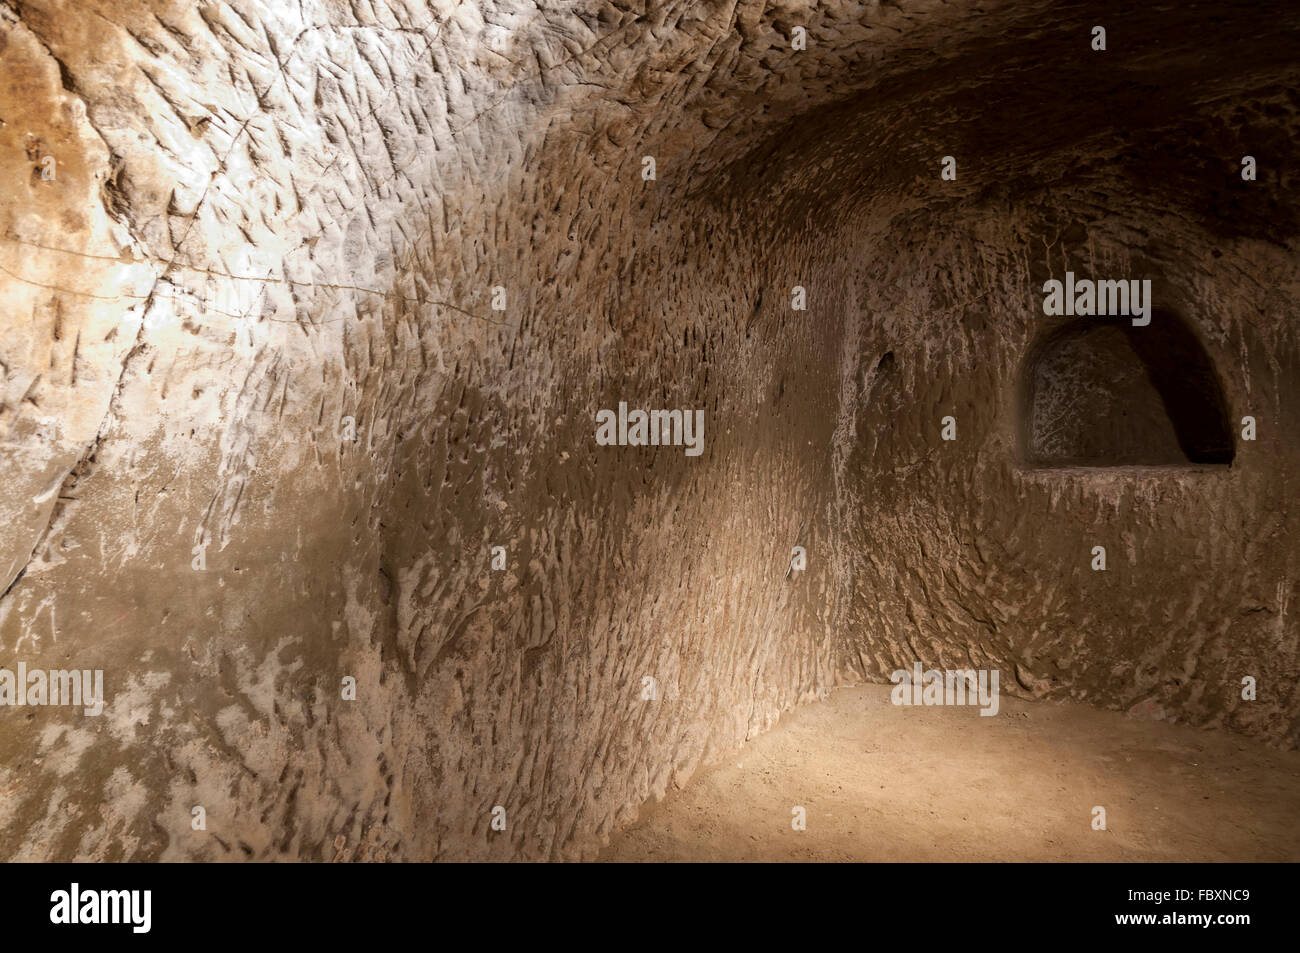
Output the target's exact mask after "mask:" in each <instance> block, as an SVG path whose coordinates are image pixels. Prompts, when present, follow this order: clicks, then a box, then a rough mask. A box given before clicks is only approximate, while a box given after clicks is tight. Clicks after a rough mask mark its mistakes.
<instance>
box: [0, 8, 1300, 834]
mask: <svg viewBox="0 0 1300 953" xmlns="http://www.w3.org/2000/svg"><path fill="white" fill-rule="evenodd" d="M1094 22H1100V23H1106V24H1107V25H1108V28H1109V35H1110V48H1109V49H1108V50H1107V51H1106V52H1105V53H1096V52H1093V51H1091V50H1090V49H1089V46H1088V30H1089V28H1090V26H1091V25H1092V24H1093V23H1094ZM796 26H802V27H804V28H805V29H806V31H807V37H808V43H807V49H804V50H798V51H796V50H793V49H792V42H791V38H792V36H793V32H794V28H795V27H796ZM1296 26H1297V24H1296V15H1295V14H1294V13H1292V12H1290V11H1289V10H1288V9H1287V8H1286V7H1285V6H1284V5H1280V4H1279V5H1277V6H1276V8H1275V9H1273V10H1267V9H1264V8H1261V7H1260V6H1259V5H1252V6H1251V7H1250V8H1249V9H1248V8H1246V7H1244V6H1243V7H1241V8H1239V9H1237V8H1232V7H1227V6H1222V5H1220V6H1218V7H1216V9H1214V10H1208V9H1206V8H1202V7H1199V6H1192V7H1189V8H1186V9H1181V10H1162V11H1131V10H1125V9H1124V8H1123V7H1122V6H1120V5H1116V6H1114V7H1110V8H1108V7H1105V6H1102V7H1091V8H1089V7H1085V6H1082V5H1049V4H1039V3H991V4H984V5H981V7H980V8H979V9H978V10H977V9H975V8H973V7H970V6H968V5H966V4H951V3H937V2H933V3H932V2H918V3H911V2H903V3H898V4H882V3H876V2H868V3H823V4H813V3H808V2H803V0H799V2H788V3H772V2H763V0H753V2H746V0H741V2H730V0H728V2H722V3H697V2H690V3H686V2H681V3H654V4H651V3H644V2H637V3H586V2H583V3H544V2H537V3H524V2H517V0H508V2H502V3H475V4H469V3H452V2H445V3H438V2H417V0H408V2H404V3H396V2H379V0H356V2H351V3H343V2H325V0H316V2H312V0H302V2H293V3H290V2H283V3H268V4H258V3H252V2H244V0H234V2H229V3H226V2H222V3H199V4H190V3H161V2H122V0H112V2H110V0H102V2H98V0H90V2H84V3H78V4H75V5H74V4H68V3H62V2H54V0H49V2H21V3H20V2H16V0H0V64H2V66H3V68H2V69H0V173H3V176H4V179H3V181H4V182H5V183H6V186H5V190H4V192H3V201H0V301H2V302H3V304H4V307H5V310H4V315H3V321H0V361H2V362H3V364H2V365H0V370H3V374H4V379H3V380H4V382H3V390H2V391H0V399H2V403H0V468H3V474H4V492H3V494H0V508H2V510H0V515H2V516H3V519H4V524H5V532H4V533H3V534H2V535H0V591H2V592H3V593H4V595H3V597H0V665H8V666H10V667H12V666H13V665H16V664H17V662H18V661H22V662H24V663H25V664H26V665H27V666H29V667H31V668H44V669H57V668H78V669H102V670H103V671H104V678H105V693H106V696H107V702H106V705H105V708H104V712H103V714H102V715H101V716H99V717H93V716H86V715H83V714H82V713H81V712H79V711H73V710H69V709H68V708H56V707H26V708H17V707H10V708H7V709H3V710H0V715H2V717H3V721H0V855H2V856H4V857H5V858H7V859H10V858H12V859H37V858H57V859H66V858H88V859H233V860H239V859H246V858H247V859H266V858H305V859H323V860H334V859H400V860H417V859H433V858H437V859H450V858H498V859H505V858H533V859H544V858H574V857H582V856H589V855H590V853H591V851H592V850H593V849H594V848H595V847H596V846H598V844H599V843H600V840H601V838H602V837H603V836H605V835H606V834H608V832H609V831H610V830H612V829H613V828H614V827H615V826H616V825H618V824H619V823H621V822H623V821H626V820H627V819H628V818H630V817H631V816H633V815H634V814H635V811H636V809H637V808H638V807H639V806H640V805H641V804H642V803H643V802H644V801H645V800H646V799H647V798H650V797H653V796H657V795H659V794H662V793H663V792H664V791H666V790H667V789H668V788H669V787H670V786H671V785H673V784H680V783H683V782H684V781H685V780H686V779H687V778H689V776H690V775H691V773H692V771H693V770H694V769H695V768H696V767H697V766H699V765H700V764H702V763H705V762H707V761H708V760H710V759H712V758H715V757H717V756H718V755H720V754H722V753H724V752H726V751H728V750H731V749H733V748H734V747H735V746H736V745H738V744H739V743H740V742H742V741H743V740H744V739H745V738H746V737H749V736H751V735H753V734H755V733H757V732H760V731H762V730H764V729H765V728H767V727H770V726H771V724H773V723H774V721H775V720H776V718H777V717H778V716H779V715H780V713H781V712H782V711H784V710H786V709H788V708H790V707H791V706H793V705H795V704H798V703H800V702H804V701H809V700H812V699H815V698H818V697H820V696H822V695H824V693H825V692H826V691H827V690H829V689H830V688H831V687H833V686H834V685H835V684H836V683H837V682H844V681H851V680H855V679H859V678H864V677H865V678H881V677H887V676H888V673H889V671H890V670H891V669H892V668H894V667H896V666H898V665H906V664H909V663H910V662H911V661H912V660H914V659H919V660H921V661H922V662H923V663H925V664H926V665H927V666H930V665H947V664H956V663H961V664H976V665H978V666H980V667H999V668H1001V669H1002V670H1003V671H1004V672H1005V673H1007V677H1006V678H1004V682H1003V687H1004V690H1009V691H1015V692H1018V693H1022V694H1026V695H1034V696H1041V697H1074V698H1078V699H1084V700H1087V701H1092V702H1094V703H1097V704H1101V705H1105V706H1108V707H1125V708H1131V707H1135V706H1136V707H1137V708H1139V709H1140V710H1142V711H1144V712H1147V713H1150V714H1156V715H1162V716H1165V717H1174V718H1179V719H1183V720H1188V721H1191V722H1194V723H1197V724H1204V725H1224V726H1228V727H1232V728H1235V729H1238V730H1241V731H1245V732H1249V733H1252V734H1254V735H1257V736H1259V737H1261V738H1264V739H1266V740H1269V741H1271V742H1274V743H1281V744H1290V745H1294V744H1295V743H1296V742H1297V739H1298V738H1300V730H1298V725H1297V715H1298V713H1300V695H1297V691H1296V688H1295V680H1296V676H1297V671H1298V670H1300V664H1298V660H1297V647H1296V625H1295V622H1294V618H1295V614H1294V604H1295V601H1296V595H1297V594H1296V592H1295V589H1294V586H1295V582H1294V580H1295V574H1296V565H1295V557H1294V553H1293V547H1292V546H1289V545H1288V539H1289V532H1290V530H1292V529H1294V525H1293V524H1294V521H1295V517H1294V516H1293V515H1291V514H1290V512H1289V509H1288V502H1289V500H1290V498H1291V495H1293V493H1292V491H1290V490H1289V488H1290V487H1291V486H1293V484H1294V477H1293V475H1292V474H1293V471H1294V468H1295V466H1296V463H1297V460H1296V453H1295V451H1294V449H1293V448H1294V447H1295V446H1296V439H1295V438H1296V424H1295V421H1296V419H1297V417H1296V410H1297V408H1296V401H1297V396H1296V388H1295V381H1296V375H1297V372H1298V371H1300V368H1298V367H1297V357H1296V355H1297V342H1296V336H1295V335H1296V332H1295V329H1294V323H1293V322H1291V321H1289V320H1288V319H1287V317H1286V316H1287V315H1288V314H1289V313H1290V310H1291V309H1293V308H1294V304H1295V301H1296V297H1297V295H1298V294H1300V284H1298V283H1297V272H1296V267H1295V265H1296V256H1295V224H1296V217H1295V205H1294V202H1293V200H1292V199H1291V198H1290V196H1289V194H1288V188H1289V186H1290V184H1291V183H1292V182H1293V180H1294V175H1293V172H1292V171H1291V169H1292V168H1293V166H1292V165H1291V164H1290V163H1291V159H1290V156H1289V154H1288V147H1289V143H1290V141H1291V140H1292V138H1293V134H1294V131H1295V114H1296V108H1297V97H1296V95H1295V94H1294V93H1293V92H1292V90H1293V89H1294V88H1295V78H1296V77H1295V64H1294V63H1293V62H1292V60H1293V56H1292V54H1291V52H1290V51H1291V50H1292V49H1294V40H1295V35H1296ZM1211 41H1212V42H1213V44H1214V48H1215V50H1216V53H1215V54H1214V55H1213V56H1211V55H1210V54H1208V53H1207V52H1206V46H1207V44H1209V43H1211ZM1044 63H1053V64H1056V66H1055V68H1050V67H1049V68H1045V67H1044ZM1247 153H1250V154H1254V155H1256V156H1257V157H1258V158H1259V160H1260V167H1261V171H1260V177H1259V181H1257V182H1254V183H1243V182H1241V181H1240V177H1239V176H1238V174H1237V170H1238V162H1239V159H1240V157H1241V155H1244V154H1247ZM943 155H953V156H955V157H956V158H957V161H958V170H959V171H958V177H957V179H956V181H943V180H941V179H940V177H939V160H940V158H941V157H942V156H943ZM645 156H651V157H653V158H654V160H655V166H656V178H655V180H653V181H646V180H645V179H643V175H642V173H643V169H644V164H643V158H644V157H645ZM47 157H52V159H53V163H52V164H51V163H49V162H47V161H46V160H47ZM1067 268H1073V269H1074V270H1075V271H1078V272H1081V273H1082V272H1088V271H1097V272H1102V271H1107V270H1109V271H1114V272H1116V277H1129V276H1132V277H1151V278H1153V279H1155V280H1156V287H1157V291H1156V295H1157V304H1160V305H1163V306H1166V307H1171V308H1174V309H1175V310H1177V311H1178V312H1179V314H1180V315H1181V317H1182V319H1184V320H1185V321H1187V322H1188V324H1189V326H1191V327H1192V328H1193V329H1194V330H1195V332H1196V333H1197V335H1198V337H1199V339H1200V340H1201V341H1202V343H1203V344H1204V345H1205V347H1206V349H1207V352H1208V353H1209V354H1210V356H1211V357H1212V359H1213V360H1214V362H1215V365H1216V367H1217V368H1218V370H1219V372H1220V374H1221V375H1222V378H1223V386H1224V390H1225V394H1226V396H1227V400H1228V401H1229V403H1230V406H1231V409H1232V412H1233V414H1234V415H1235V416H1234V419H1235V417H1240V416H1241V415H1243V414H1246V413H1251V414H1254V415H1255V416H1257V417H1258V419H1259V421H1260V437H1259V440H1258V441H1257V442H1256V443H1253V444H1249V445H1245V444H1243V445H1240V446H1239V448H1238V453H1237V458H1236V460H1235V461H1234V464H1233V466H1232V467H1231V468H1217V469H1209V470H1207V469H1198V468H1194V467H1192V468H1177V469H1173V470H1162V471H1154V470H1153V471H1119V470H1115V471H1082V472H1074V471H1071V472H1060V471H1056V472H1053V471H1038V470H1032V469H1029V468H1026V467H1023V466H1021V465H1020V463H1019V462H1018V458H1017V449H1016V437H1015V435H1016V426H1017V403H1016V401H1017V394H1018V382H1019V380H1020V375H1021V372H1022V364H1023V362H1024V359H1025V356H1026V354H1028V353H1029V352H1030V349H1031V347H1032V345H1033V342H1034V340H1035V339H1036V338H1037V336H1038V335H1039V334H1041V333H1042V332H1043V331H1044V330H1046V329H1047V328H1048V326H1049V325H1050V323H1051V322H1050V320H1049V319H1045V318H1044V317H1043V315H1042V312H1041V308H1040V304H1041V298H1040V295H1039V291H1038V289H1039V288H1040V287H1041V284H1042V282H1043V281H1044V280H1045V279H1046V278H1047V277H1049V276H1053V275H1058V276H1059V275H1060V274H1061V273H1062V272H1064V271H1065V270H1066V269H1067ZM796 285H798V286H801V287H803V288H805V289H806V292H807V300H808V308H807V310H806V311H794V310H792V309H791V300H792V297H791V296H792V289H793V288H794V286H796ZM494 297H495V298H496V301H495V302H494ZM502 301H504V305H505V307H504V309H503V310H497V309H496V308H494V307H493V304H494V303H496V304H500V303H501V302H502ZM620 401H626V402H628V404H629V405H630V406H631V407H643V408H666V409H667V408H682V409H702V410H704V412H705V430H704V439H705V444H704V452H703V454H702V455H701V456H699V457H688V456H686V455H685V453H684V452H683V449H682V448H681V447H663V448H654V449H650V448H644V449H643V448H633V447H618V448H615V447H599V446H597V445H596V443H595V440H594V437H593V434H594V414H595V412H596V411H597V410H599V409H602V408H615V407H617V406H618V403H619V402H620ZM949 414H951V415H953V416H955V418H956V420H957V426H958V439H957V440H955V441H942V440H941V439H940V436H939V433H940V423H939V421H940V418H941V417H943V416H945V415H949ZM1288 481H1290V482H1288ZM1097 544H1103V545H1107V546H1108V549H1109V552H1110V554H1111V556H1110V558H1111V568H1110V569H1109V570H1108V571H1107V572H1106V573H1104V574H1102V573H1097V574H1094V573H1092V572H1090V571H1089V569H1088V553H1089V550H1090V548H1091V547H1092V546H1093V545H1097ZM796 545H798V546H803V547H805V548H806V550H807V552H808V569H807V571H805V572H799V573H791V572H788V571H787V570H788V566H789V559H790V552H791V548H792V547H793V546H796ZM497 546H500V547H504V550H505V566H506V568H505V569H503V570H494V569H492V568H491V567H492V554H493V547H497ZM1288 607H1290V608H1288ZM1011 673H1014V678H1012V677H1011ZM1243 674H1249V675H1253V676H1255V677H1257V678H1258V679H1259V683H1260V685H1261V691H1260V699H1259V701H1257V702H1254V703H1250V704H1244V703H1242V702H1240V701H1239V699H1238V694H1239V689H1238V688H1235V687H1234V685H1239V682H1240V676H1241V675H1243ZM348 678H351V679H354V680H355V698H354V699H353V698H344V697H343V695H344V691H343V690H342V688H341V687H342V686H344V684H345V681H344V680H345V679H348ZM646 679H653V680H654V681H653V689H654V690H653V693H652V694H653V697H652V698H646V697H644V695H645V694H646V688H647V682H646ZM198 806H201V807H202V808H203V809H204V812H205V814H206V829H205V830H194V829H193V828H194V824H193V817H194V815H193V810H194V808H195V807H198ZM497 807H501V808H504V812H505V818H506V829H505V830H504V831H500V830H494V829H493V826H492V817H493V810H494V808H497Z"/></svg>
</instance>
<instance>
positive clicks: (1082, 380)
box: [1019, 311, 1235, 467]
mask: <svg viewBox="0 0 1300 953" xmlns="http://www.w3.org/2000/svg"><path fill="white" fill-rule="evenodd" d="M1019 415H1020V421H1019V439H1020V452H1021V458H1022V461H1023V462H1024V463H1026V464H1027V465H1029V466H1033V467H1106V466H1179V465H1182V466H1187V465H1192V464H1196V465H1206V464H1211V465H1212V464H1221V465H1226V464H1229V463H1231V462H1232V458H1233V455H1234V452H1235V451H1234V441H1233V437H1232V429H1231V425H1230V423H1229V417H1228V407H1227V402H1226V401H1225V399H1224V396H1223V389H1222V387H1221V386H1220V383H1219V378H1218V375H1217V374H1216V373H1215V370H1214V365H1213V362H1212V361H1211V360H1210V357H1209V355H1208V354H1206V352H1205V349H1204V348H1203V347H1202V346H1201V344H1200V342H1199V341H1198V340H1197V339H1196V335H1195V334H1194V333H1193V332H1192V331H1191V329H1190V328H1189V327H1188V326H1187V325H1186V324H1185V323H1184V322H1183V321H1182V320H1181V319H1180V318H1179V317H1178V316H1177V315H1175V314H1173V313H1172V312H1168V311H1154V312H1153V313H1152V315H1151V323H1150V324H1148V325H1146V326H1145V327H1134V326H1133V324H1132V321H1131V319H1129V318H1127V317H1124V318H1106V317H1100V318H1098V317H1090V318H1079V319H1076V320H1074V321H1072V322H1070V323H1068V324H1066V325H1064V326H1062V327H1060V328H1057V329H1055V330H1053V331H1051V332H1048V333H1047V334H1046V335H1044V337H1043V338H1042V339H1040V341H1039V342H1038V343H1037V344H1036V345H1035V346H1034V347H1033V348H1032V349H1031V351H1030V354H1029V357H1028V358H1027V359H1026V361H1025V364H1024V369H1023V371H1022V375H1021V385H1020V400H1019Z"/></svg>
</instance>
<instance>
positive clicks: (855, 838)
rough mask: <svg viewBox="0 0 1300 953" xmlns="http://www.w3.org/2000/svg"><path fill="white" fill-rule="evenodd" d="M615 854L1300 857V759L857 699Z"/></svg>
mask: <svg viewBox="0 0 1300 953" xmlns="http://www.w3.org/2000/svg"><path fill="white" fill-rule="evenodd" d="M796 805H801V806H803V807H804V808H805V809H806V813H807V829H806V830H804V831H795V830H792V829H791V819H792V816H793V815H792V809H793V808H794V807H795V806H796ZM1096 805H1100V806H1102V807H1105V809H1106V822H1107V823H1106V826H1107V830H1104V831H1095V830H1093V829H1092V817H1093V815H1092V811H1093V807H1094V806H1096ZM600 859H602V860H611V861H631V860H873V861H909V860H1007V861H1044V860H1089V861H1107V860H1119V861H1187V860H1197V861H1218V860H1288V861H1295V860H1300V752H1294V751H1277V750H1272V749H1269V748H1265V747H1262V746H1260V745H1258V744H1255V743H1253V742H1251V741H1248V740H1245V739H1242V738H1238V737H1235V736H1231V735H1228V734H1226V733H1223V732H1210V731H1200V730H1197V729H1193V728H1186V727H1181V726H1178V725H1170V724H1165V723H1160V722H1151V721H1143V720H1139V719H1136V718H1132V717H1127V716H1124V715H1121V714H1117V713H1113V712H1104V711H1097V710H1094V709H1091V708H1088V707H1086V706H1083V705H1074V704H1042V703H1028V702H1022V701H1017V700H1016V699H1012V698H1007V697H1006V696H1003V697H1002V706H1001V711H1000V713H999V714H998V715H997V716H996V717H992V718H988V717H980V716H979V714H978V710H977V709H975V708H938V707H936V708H919V707H918V708H910V707H908V708H905V707H895V706H894V705H892V704H890V701H889V686H887V685H886V686H874V685H873V686H864V687H859V688H851V689H843V690H841V691H839V692H836V693H835V694H834V695H832V696H831V698H830V699H828V700H827V701H825V702H822V703H819V704H813V705H808V706H805V707H803V708H800V709H798V710H797V711H794V712H792V713H790V714H788V715H787V716H786V717H785V718H783V719H782V720H781V723H780V724H779V725H778V726H777V727H776V728H775V729H773V730H772V731H770V732H768V733H767V734H765V735H762V736H761V737H758V738H755V739H754V740H752V741H751V742H749V743H748V744H747V745H745V746H744V748H743V749H741V750H740V751H739V752H737V753H736V754H735V756H734V757H733V758H732V759H729V760H728V761H727V762H725V763H723V764H720V765H717V766H715V767H713V768H711V769H707V770H705V771H702V772H700V773H699V774H698V775H696V776H695V777H694V778H692V779H691V781H690V783H689V784H687V785H686V787H685V789H684V790H679V791H675V792H671V793H670V794H669V796H668V797H667V798H666V799H665V800H664V801H663V802H662V803H659V804H652V805H648V806H647V807H646V808H645V809H643V811H642V812H641V816H640V817H639V818H638V819H637V821H636V822H635V823H634V824H632V825H631V826H630V827H629V828H628V829H626V830H624V831H622V832H621V833H620V834H618V835H617V836H616V837H615V838H614V839H613V841H612V843H611V844H610V846H609V847H608V848H606V849H605V850H604V851H603V852H602V854H601V855H600Z"/></svg>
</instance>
